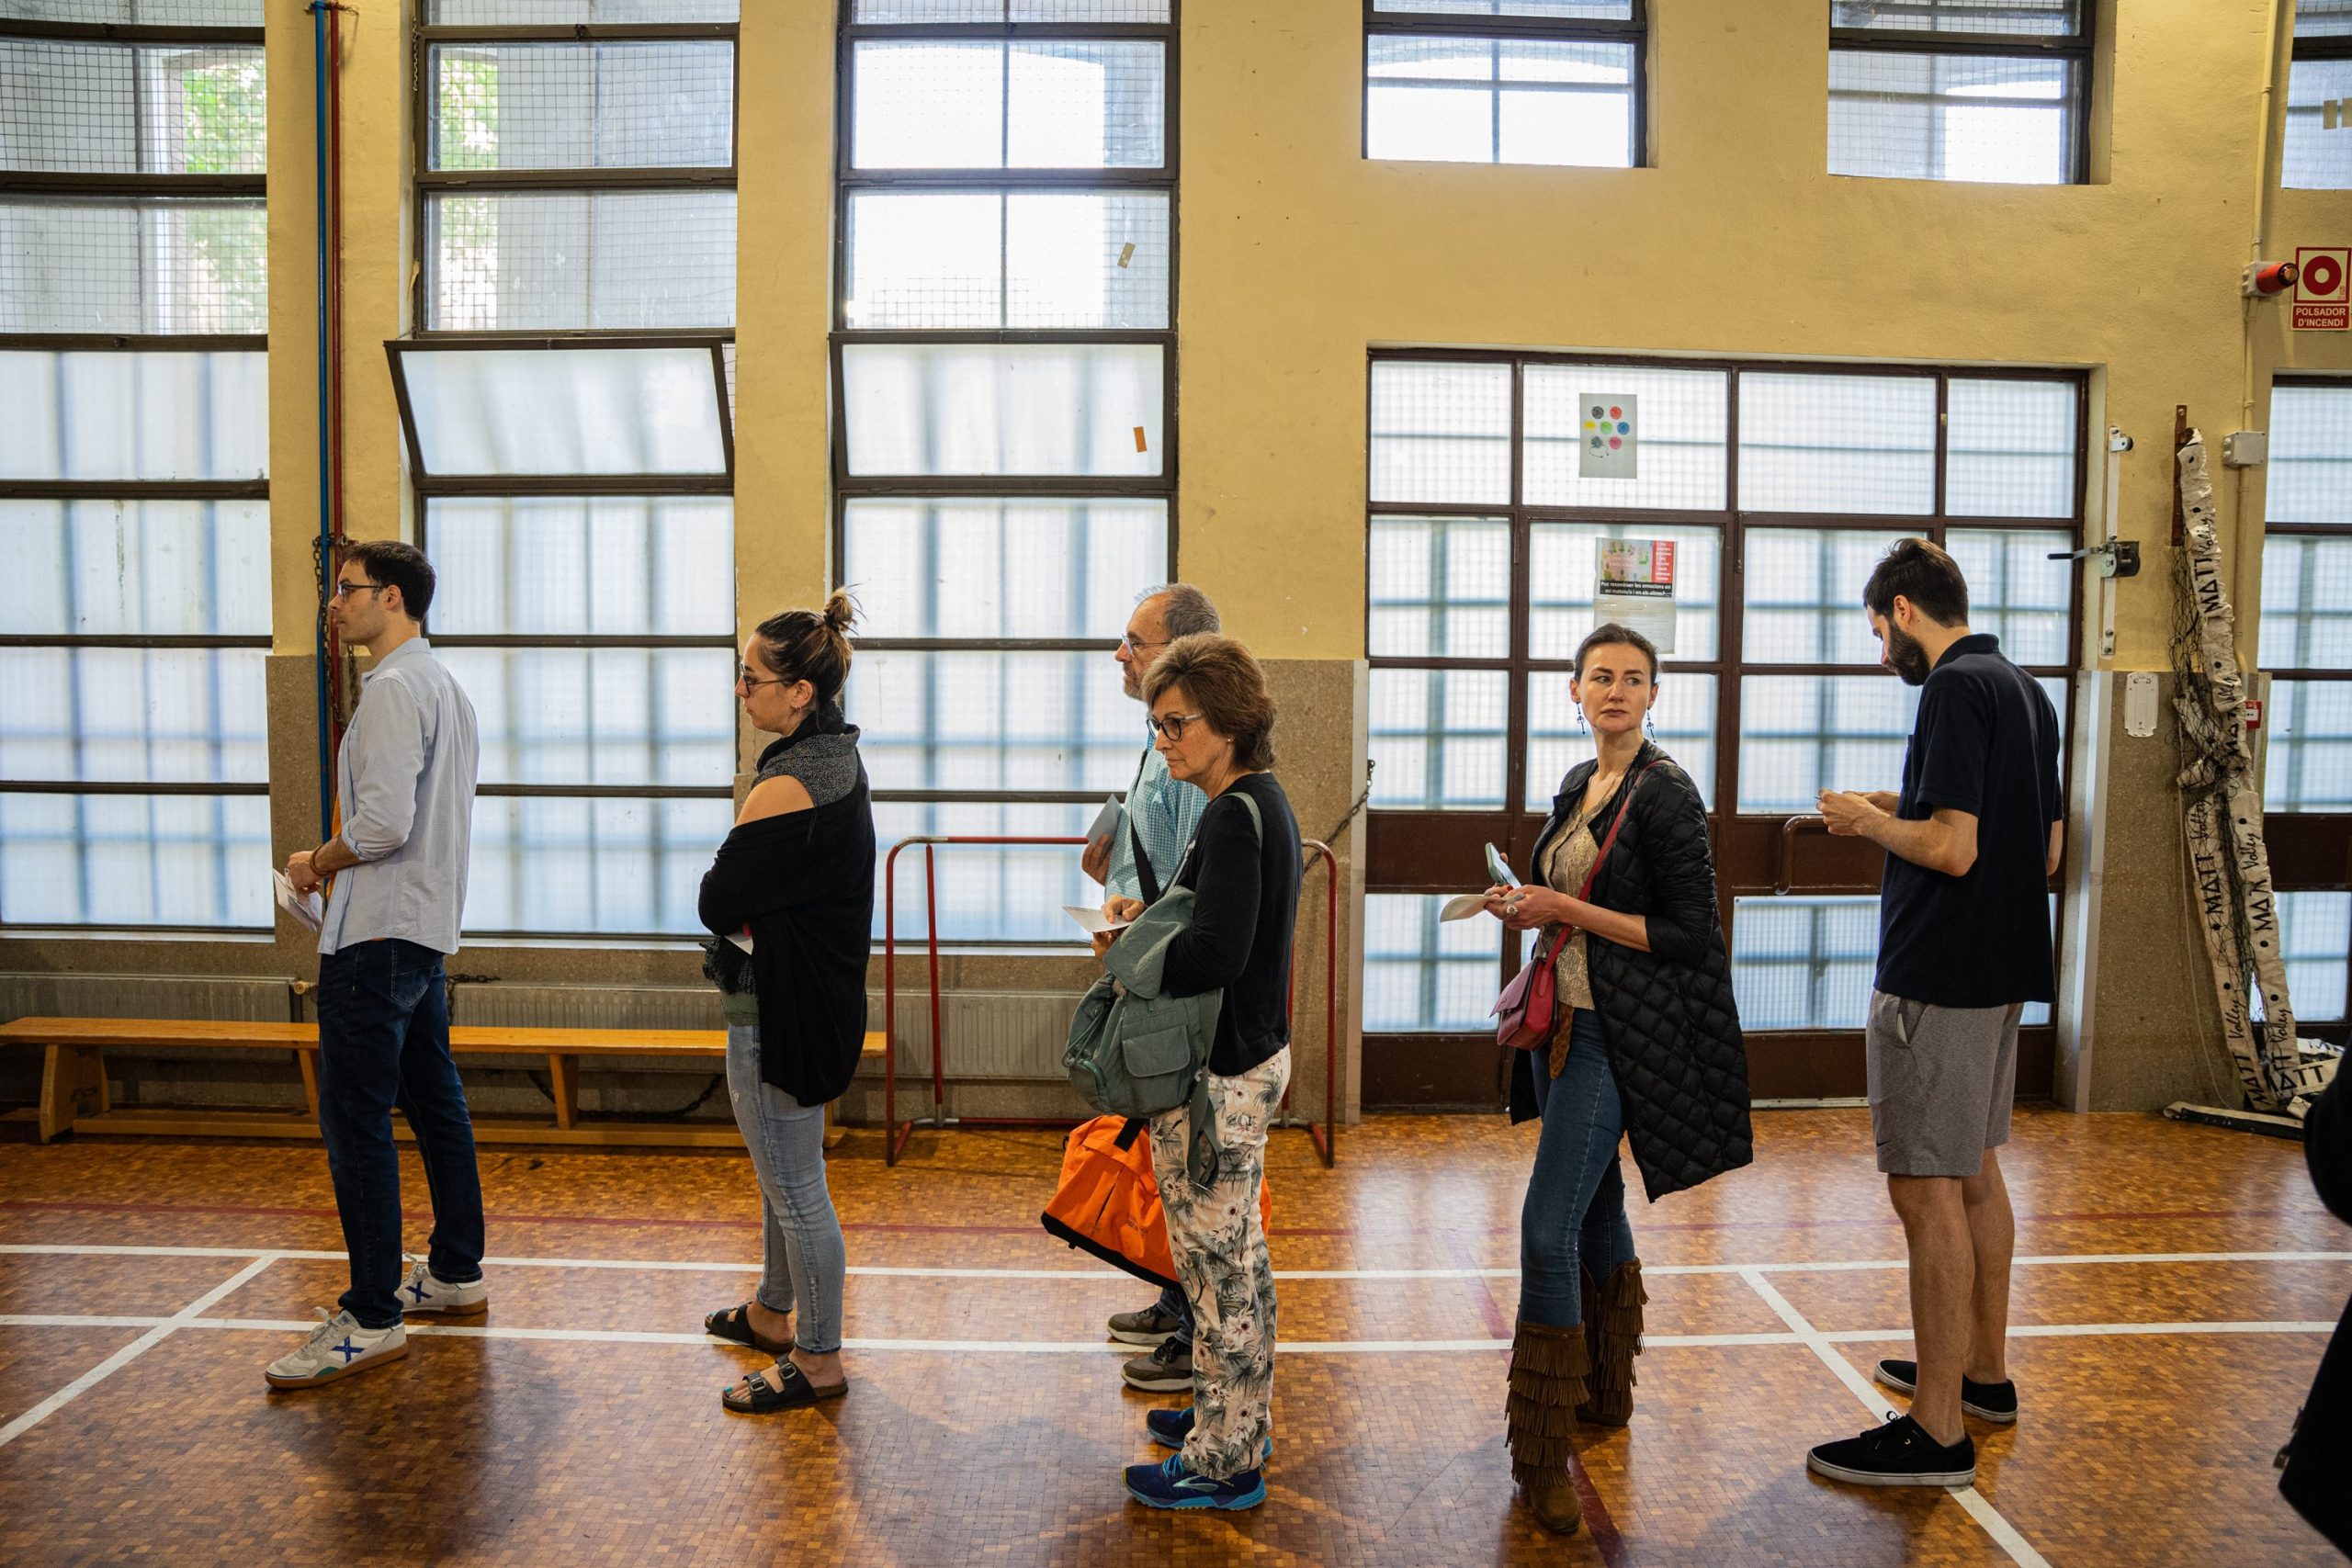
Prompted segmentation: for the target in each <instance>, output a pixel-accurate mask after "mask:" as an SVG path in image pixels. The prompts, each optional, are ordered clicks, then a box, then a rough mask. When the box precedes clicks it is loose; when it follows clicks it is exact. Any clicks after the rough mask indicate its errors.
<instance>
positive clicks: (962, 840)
mask: <svg viewBox="0 0 2352 1568" xmlns="http://www.w3.org/2000/svg"><path fill="white" fill-rule="evenodd" d="M1085 842H1086V840H1084V839H1082V838H1080V839H1069V838H1027V837H987V836H972V835H960V834H956V835H931V834H917V835H915V836H913V837H911V838H906V839H901V840H899V841H898V842H897V843H895V844H893V845H891V846H890V852H889V854H888V856H887V857H886V858H885V859H884V861H883V863H882V1038H883V1055H882V1134H883V1145H882V1148H883V1160H884V1163H885V1164H888V1165H897V1164H898V1163H899V1155H900V1154H902V1153H903V1152H905V1149H906V1146H907V1142H908V1140H909V1139H910V1138H912V1137H913V1136H914V1133H915V1128H916V1127H917V1126H918V1125H920V1124H921V1123H919V1122H917V1121H916V1119H915V1118H913V1117H911V1116H910V1117H909V1118H908V1119H907V1121H906V1122H905V1123H904V1124H903V1125H901V1124H900V1122H899V852H900V851H902V850H906V849H910V848H912V847H914V846H917V845H920V846H922V861H923V865H922V877H923V913H924V918H925V919H926V921H927V922H928V928H929V929H928V933H927V937H926V942H925V948H926V951H927V953H928V958H929V968H930V990H931V1116H930V1118H929V1122H930V1124H931V1125H932V1126H933V1128H935V1129H937V1130H938V1131H940V1132H945V1131H946V1130H947V1129H948V1128H949V1127H951V1126H953V1127H1074V1126H1076V1125H1077V1124H1078V1123H1079V1122H1080V1121H1082V1120H1083V1118H1081V1117H1075V1116H956V1117H953V1118H951V1117H950V1116H949V1115H948V1114H947V1073H946V1067H945V1064H944V1056H943V1053H942V1050H941V1044H942V1041H941V1037H940V1020H939V867H938V853H937V852H938V850H939V849H940V848H941V847H942V846H948V847H970V846H989V847H994V848H998V849H1002V848H1006V847H1008V846H1013V847H1035V846H1038V845H1065V846H1071V847H1075V846H1079V845H1082V844H1084V843H1085ZM1300 847H1301V848H1302V849H1303V850H1305V851H1306V852H1307V854H1308V855H1309V856H1310V857H1312V856H1316V855H1320V856H1321V857H1322V860H1323V866H1324V870H1325V872H1326V873H1327V875H1328V886H1329V897H1327V898H1326V899H1325V901H1324V911H1323V916H1324V922H1325V928H1324V938H1323V964H1324V985H1323V991H1324V996H1323V1019H1324V1023H1323V1058H1324V1059H1323V1120H1322V1122H1321V1123H1320V1124H1317V1122H1315V1121H1314V1120H1313V1119H1311V1118H1308V1119H1304V1120H1302V1119H1299V1118H1296V1117H1294V1116H1292V1115H1291V1114H1290V1093H1289V1091H1288V1090H1287V1089H1285V1090H1284V1091H1283V1119H1282V1120H1281V1121H1280V1122H1276V1123H1275V1125H1276V1126H1280V1127H1304V1128H1306V1135H1307V1138H1308V1139H1309V1141H1311V1142H1312V1143H1313V1144H1314V1145H1315V1152H1316V1153H1317V1154H1319V1155H1321V1156H1323V1163H1324V1165H1325V1166H1327V1167H1328V1166H1329V1165H1331V1164H1333V1163H1334V1162H1335V1161H1337V1160H1338V1158H1339V1156H1340V1150H1339V1140H1340V1125H1339V1105H1340V1072H1339V1067H1340V861H1339V857H1338V856H1337V855H1334V854H1333V853H1332V852H1331V846H1330V845H1329V844H1326V843H1324V842H1322V841H1321V840H1317V839H1308V840H1304V841H1303V842H1302V843H1301V845H1300ZM1290 995H1291V1002H1292V1005H1293V1007H1294V1008H1295V1006H1296V1004H1297V1000H1298V970H1297V966H1296V965H1295V964H1294V965H1293V966H1292V969H1291V976H1290Z"/></svg>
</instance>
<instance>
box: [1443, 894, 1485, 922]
mask: <svg viewBox="0 0 2352 1568" xmlns="http://www.w3.org/2000/svg"><path fill="white" fill-rule="evenodd" d="M1486 908H1487V896H1486V895H1485V894H1484V893H1457V894H1455V895H1454V896H1453V897H1451V898H1448V899H1447V900H1446V901H1445V903H1444V904H1443V905H1442V907H1441V908H1439V909H1438V912H1437V918H1438V919H1441V920H1466V919H1469V918H1470V917H1471V916H1473V915H1478V914H1484V913H1485V912H1486Z"/></svg>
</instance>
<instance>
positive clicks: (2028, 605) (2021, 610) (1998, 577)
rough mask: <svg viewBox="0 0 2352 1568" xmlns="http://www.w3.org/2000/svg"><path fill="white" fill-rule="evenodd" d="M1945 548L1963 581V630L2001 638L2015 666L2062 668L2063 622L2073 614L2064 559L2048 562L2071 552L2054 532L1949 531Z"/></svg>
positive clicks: (2072, 569)
mask: <svg viewBox="0 0 2352 1568" xmlns="http://www.w3.org/2000/svg"><path fill="white" fill-rule="evenodd" d="M1944 546H1945V548H1947V549H1948V550H1950V551H1951V558H1952V559H1953V560H1954V561H1955V562H1957V563H1958V564H1959V567H1960V570H1961V575H1962V576H1963V577H1965V578H1967V579H1968V625H1969V629H1970V630H1972V631H1979V632H1990V633H1992V634H1993V635H1994V636H1995V637H1999V638H2000V639H2001V651H2002V652H2003V653H2005V654H2007V655H2008V657H2009V658H2010V659H2012V660H2015V661H2016V662H2018V663H2019V664H2039V665H2052V664H2067V663H2071V662H2072V660H2071V659H2070V657H2069V649H2068V645H2067V638H2068V637H2069V635H2070V634H2069V632H2068V629H2067V623H2068V621H2069V619H2070V618H2071V616H2072V615H2073V613H2074V595H2075V573H2076V572H2077V570H2079V568H2078V567H2077V565H2076V563H2075V562H2074V561H2070V560H2052V559H2051V558H2050V556H2051V553H2052V551H2055V550H2071V549H2073V548H2074V547H2075V536H2074V535H2073V534H2071V533H2069V532H2067V531H2066V530H2064V529H2060V528H2017V529H1997V530H1996V529H1991V528H1954V529H1952V530H1951V533H1950V534H1948V535H1946V536H1945V539H1944Z"/></svg>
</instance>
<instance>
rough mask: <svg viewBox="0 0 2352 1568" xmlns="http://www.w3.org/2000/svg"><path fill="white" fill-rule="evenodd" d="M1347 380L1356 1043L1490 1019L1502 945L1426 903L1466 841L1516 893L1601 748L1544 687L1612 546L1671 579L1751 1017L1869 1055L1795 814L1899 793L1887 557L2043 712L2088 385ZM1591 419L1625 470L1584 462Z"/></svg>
mask: <svg viewBox="0 0 2352 1568" xmlns="http://www.w3.org/2000/svg"><path fill="white" fill-rule="evenodd" d="M1602 416H1607V423H1608V424H1609V425H1610V426H1611V427H1615V426H1619V424H1620V422H1621V421H1622V426H1623V434H1624V436H1625V437H1626V438H1629V439H1630V440H1631V441H1632V443H1633V448H1632V449H1633V451H1634V454H1635V457H1634V462H1633V464H1632V471H1631V472H1630V473H1627V474H1620V475H1611V474H1609V473H1607V472H1606V471H1605V469H1606V468H1607V465H1605V464H1597V463H1588V462H1586V461H1583V460H1582V459H1581V457H1580V454H1581V452H1582V450H1583V448H1584V447H1585V446H1587V445H1588V444H1589V441H1590V439H1591V438H1592V436H1593V435H1594V434H1595V433H1596V426H1597V425H1599V424H1600V423H1601V418H1602ZM2083 418H2084V414H2083V389H2082V384H2081V378H2079V377H2076V376H2071V375H2066V374H2062V373H2057V372H2005V371H2004V372H1995V371H1984V370H1960V369H1954V370H1934V369H1916V368H1910V367H1849V366H1835V367H1832V366H1826V365H1737V364H1720V363H1717V364H1704V363H1695V362H1685V361H1663V360H1650V361H1631V360H1604V359H1585V358H1575V357H1568V356H1558V355H1521V356H1509V355H1462V354H1454V353H1447V352H1442V351H1437V350H1430V351H1425V352H1417V353H1399V354H1393V355H1376V356H1375V357H1374V360H1373V362H1372V367H1371V439H1370V462H1371V472H1370V486H1371V499H1372V516H1371V522H1370V537H1369V552H1370V559H1369V565H1370V571H1369V580H1370V590H1371V592H1370V620H1369V625H1368V627H1367V639H1368V647H1369V650H1370V653H1371V656H1372V663H1373V676H1372V682H1373V684H1372V753H1373V757H1374V761H1375V763H1376V767H1375V771H1374V796H1373V806H1374V815H1373V829H1372V839H1371V852H1370V861H1369V867H1368V874H1369V884H1368V885H1369V887H1370V893H1371V896H1370V898H1369V906H1370V907H1369V908H1368V910H1367V914H1366V927H1367V955H1366V973H1365V989H1366V1005H1365V1011H1366V1020H1367V1023H1366V1027H1367V1028H1368V1029H1370V1030H1373V1031H1375V1032H1389V1033H1395V1034H1406V1035H1419V1036H1441V1037H1446V1036H1451V1037H1455V1038H1457V1039H1466V1038H1467V1037H1468V1036H1470V1035H1471V1034H1472V1033H1473V1032H1476V1031H1479V1030H1481V1029H1482V1028H1483V1027H1484V1026H1485V1024H1486V1021H1487V1009H1488V1008H1489V1007H1490V1006H1491V1005H1492V1004H1493V1000H1494V995H1495V988H1496V986H1497V984H1498V979H1499V977H1500V976H1502V975H1503V974H1504V973H1506V972H1507V970H1508V968H1509V967H1510V966H1513V965H1515V964H1516V962H1517V953H1516V951H1515V950H1514V951H1513V952H1510V953H1506V952H1505V951H1503V945H1504V944H1503V942H1502V938H1501V936H1500V935H1499V933H1498V928H1497V927H1496V926H1495V924H1494V923H1493V922H1492V921H1490V920H1486V919H1476V920H1472V921H1468V922H1464V923H1461V924H1456V925H1448V924H1444V923H1442V922H1441V921H1439V919H1438V918H1437V916H1438V906H1439V905H1441V904H1442V902H1443V898H1442V897H1440V895H1442V894H1445V893H1453V892H1458V891H1460V890H1461V889H1462V887H1463V886H1465V885H1466V884H1465V881H1464V879H1465V878H1467V877H1469V876H1470V875H1472V874H1474V873H1476V871H1477V870H1478V868H1479V865H1480V863H1481V857H1480V853H1479V844H1480V841H1481V840H1486V841H1490V842H1492V843H1494V844H1495V845H1497V846H1498V848H1502V849H1504V850H1506V851H1507V852H1512V853H1513V857H1514V858H1513V863H1514V865H1517V866H1519V867H1520V868H1521V871H1522V873H1525V872H1526V871H1527V869H1528V863H1527V861H1526V858H1525V857H1526V856H1527V855H1528V854H1530V853H1531V852H1532V850H1533V847H1534V840H1535V836H1536V829H1538V828H1539V827H1540V826H1541V822H1542V818H1543V816H1544V813H1545V812H1546V811H1547V810H1548V809H1549V807H1550V805H1551V801H1552V795H1553V793H1554V791H1555V789H1556V788H1557V787H1558V784H1559V781H1560V779H1561V777H1562V775H1563V774H1565V773H1566V772H1567V770H1568V769H1569V768H1570V767H1572V766H1573V765H1575V763H1576V762H1577V761H1580V760H1582V759H1584V758H1586V757H1589V756H1590V754H1591V742H1590V739H1589V737H1587V736H1586V735H1584V734H1582V733H1580V731H1579V728H1578V721H1577V712H1576V708H1575V705H1574V704H1573V703H1572V701H1571V700H1570V697H1569V693H1568V682H1569V674H1570V671H1571V669H1572V661H1573V659H1574V655H1575V651H1576V648H1577V643H1578V642H1579V641H1581V640H1582V638H1583V637H1584V636H1585V634H1586V633H1587V632H1589V631H1590V630H1591V629H1592V627H1593V626H1594V625H1595V624H1596V620H1597V616H1596V611H1595V603H1596V591H1597V588H1598V579H1599V575H1600V564H1599V563H1600V554H1601V546H1602V542H1603V541H1605V540H1609V539H1612V538H1614V539H1625V540H1632V541H1643V542H1647V543H1648V544H1649V545H1650V547H1651V550H1650V557H1651V558H1653V559H1656V558H1658V557H1660V556H1662V555H1663V554H1665V553H1667V550H1668V549H1670V552H1671V555H1672V558H1673V562H1674V565H1673V569H1672V578H1673V583H1674V591H1673V596H1672V602H1671V624H1672V631H1671V646H1670V647H1669V648H1668V649H1666V654H1665V659H1664V660H1663V664H1662V668H1661V671H1660V684H1659V695H1658V703H1657V708H1656V710H1655V714H1654V718H1655V724H1656V732H1657V740H1658V742H1659V744H1660V745H1661V746H1663V747H1664V748H1665V749H1666V750H1667V751H1668V753H1669V754H1670V755H1671V756H1673V757H1674V759H1675V760H1676V761H1678V762H1679V763H1680V764H1681V765H1682V767H1683V768H1684V769H1685V770H1686V771H1687V772H1688V773H1690V774H1691V778H1692V780H1693V782H1694V783H1695V784H1697V785H1698V787H1699V790H1700V793H1701V794H1702V796H1703V797H1704V798H1705V799H1706V801H1707V804H1708V807H1709V810H1710V812H1711V814H1712V816H1713V822H1714V829H1715V840H1716V854H1717V867H1718V872H1719V879H1720V881H1721V884H1722V890H1723V893H1724V901H1725V905H1726V908H1725V916H1726V919H1727V923H1728V925H1729V928H1730V939H1731V945H1732V957H1733V968H1734V980H1735V984H1736V987H1737V988H1738V993H1739V998H1740V1008H1741V1014H1742V1017H1743V1019H1744V1021H1746V1022H1747V1025H1748V1026H1749V1027H1750V1028H1752V1029H1754V1030H1757V1031H1758V1032H1765V1031H1775V1030H1781V1031H1792V1032H1805V1033H1812V1034H1826V1033H1829V1032H1840V1031H1849V1030H1859V1028H1860V1025H1861V1023H1862V1015H1863V1011H1864V1008H1865V1006H1866V1004H1867V1001H1868V997H1869V989H1870V977H1871V967H1872V961H1873V960H1874V958H1875V954H1876V943H1877V914H1876V902H1877V900H1876V898H1875V897H1874V892H1875V889H1876V886H1877V882H1878V876H1877V866H1876V864H1875V863H1874V862H1870V863H1865V862H1864V861H1862V860H1861V859H1860V857H1858V856H1857V855H1856V854H1855V853H1854V852H1853V851H1852V845H1851V842H1850V841H1848V840H1838V841H1832V840H1826V839H1824V838H1821V837H1819V836H1817V835H1810V834H1807V833H1806V832H1805V827H1806V824H1805V822H1804V818H1808V817H1809V816H1810V814H1811V813H1812V811H1813V809H1814V803H1815V795H1816V794H1817V792H1818V791H1820V790H1822V789H1824V788H1836V789H1893V788H1894V787H1895V785H1896V784H1897V783H1898V782H1899V781H1900V778H1901V774H1902V768H1903V757H1904V750H1905V741H1906V739H1907V738H1908V736H1909V733H1910V728H1911V722H1912V718H1913V716H1914V714H1915V713H1916V711H1917V700H1918V694H1917V690H1916V689H1914V688H1912V687H1909V686H1906V685H1904V684H1903V683H1902V682H1899V681H1897V680H1896V679H1894V677H1893V676H1891V675H1889V674H1886V673H1885V672H1883V671H1881V670H1879V668H1878V666H1877V660H1878V647H1877V644H1876V642H1875V641H1874V640H1873V639H1872V637H1871V635H1870V630H1869V626H1868V623H1867V621H1866V619H1865V617H1864V615H1863V612H1862V609H1861V604H1860V600H1861V590H1862V584H1863V581H1865V579H1866V578H1867V577H1868V576H1869V574H1870V570H1871V566H1872V565H1873V564H1874V563H1875V562H1876V561H1877V559H1878V558H1879V557H1880V556H1881V555H1882V554H1883V553H1884V551H1885V549H1886V547H1888V545H1889V544H1891V543H1892V542H1893V541H1894V539H1896V538H1898V537H1900V536H1904V535H1918V536H1928V537H1930V538H1933V539H1935V540H1937V541H1938V542H1939V543H1941V544H1942V545H1944V546H1945V547H1947V548H1948V549H1950V550H1951V553H1952V555H1953V556H1954V557H1955V558H1957V559H1958V560H1959V562H1960V564H1961V566H1962V570H1964V571H1965V572H1966V573H1967V576H1968V581H1969V587H1970V592H1971V601H1972V604H1971V624H1972V626H1973V627H1974V628H1975V629H1976V630H1978V631H1983V632H1992V633H1994V634H1996V635H1997V636H1998V637H2000V639H2001V646H2002V649H2003V651H2004V652H2006V653H2007V655H2008V656H2009V657H2010V658H2012V659H2014V660H2017V661H2018V663H2020V664H2022V665H2024V666H2026V667H2027V668H2028V669H2029V670H2030V671H2033V672H2034V673H2035V674H2036V675H2037V676H2039V677H2040V678H2041V681H2042V683H2043V686H2044V687H2045V689H2046V690H2047V691H2048V692H2049V694H2050V697H2051V700H2052V704H2053V705H2055V706H2056V707H2057V709H2058V711H2059V713H2060V714H2061V715H2062V716H2064V715H2065V714H2066V713H2067V712H2068V708H2069V701H2070V691H2069V686H2068V682H2066V680H2065V672H2066V671H2067V670H2068V669H2069V668H2070V667H2071V665H2072V662H2073V642H2072V640H2071V639H2072V637H2073V636H2074V629H2073V628H2074V626H2075V578H2076V572H2075V568H2074V567H2073V566H2072V565H2070V564H2069V563H2068V562H2066V561H2064V560H2051V559H2049V558H2048V557H2049V556H2050V555H2051V554H2052V553H2053V552H2062V551H2065V550H2069V549H2072V548H2073V547H2075V541H2076V539H2077V537H2078V536H2079V533H2080V529H2081V518H2082V483H2083V468H2082V456H2081V454H2082V440H2081V427H2082V421H2083ZM1611 433H1612V434H1614V433H1615V432H1614V430H1613V429H1612V432H1611ZM1662 547H1663V548H1662ZM1660 640H1661V641H1663V640H1664V639H1663V638H1661V639H1660ZM1792 824H1794V825H1793V826H1792ZM1792 835H1794V836H1793V837H1792ZM2032 1021H2035V1022H2040V1021H2041V1018H2038V1017H2037V1018H2035V1019H2034V1020H2032ZM1416 1048H1419V1047H1416ZM1490 1056H1491V1054H1490V1053H1489V1054H1488V1055H1487V1056H1484V1057H1481V1058H1480V1063H1481V1064H1482V1065H1481V1066H1480V1070H1481V1071H1487V1072H1489V1073H1490V1072H1491V1066H1492V1063H1491V1059H1490ZM1781 1092H1789V1091H1788V1090H1785V1089H1783V1090H1781Z"/></svg>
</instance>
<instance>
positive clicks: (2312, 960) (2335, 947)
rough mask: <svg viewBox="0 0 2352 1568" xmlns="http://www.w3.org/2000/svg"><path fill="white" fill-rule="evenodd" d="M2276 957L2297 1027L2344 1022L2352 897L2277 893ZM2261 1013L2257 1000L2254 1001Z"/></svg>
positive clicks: (2351, 952) (2351, 940)
mask: <svg viewBox="0 0 2352 1568" xmlns="http://www.w3.org/2000/svg"><path fill="white" fill-rule="evenodd" d="M2278 946H2279V949H2280V952H2279V956H2280V957H2281V958H2283V959H2285V960H2286V962H2287V996H2288V998H2289V999H2290V1000H2291V1001H2292V1002H2293V1003H2294V1008H2295V1021H2296V1022H2298V1023H2339V1022H2342V1021H2343V1019H2344V993H2345V978H2346V967H2347V958H2352V893H2281V894H2279V895H2278ZM2255 1005H2256V1007H2257V1008H2259V1007H2260V1005H2261V998H2260V996H2259V994H2257V995H2256V998H2255Z"/></svg>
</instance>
